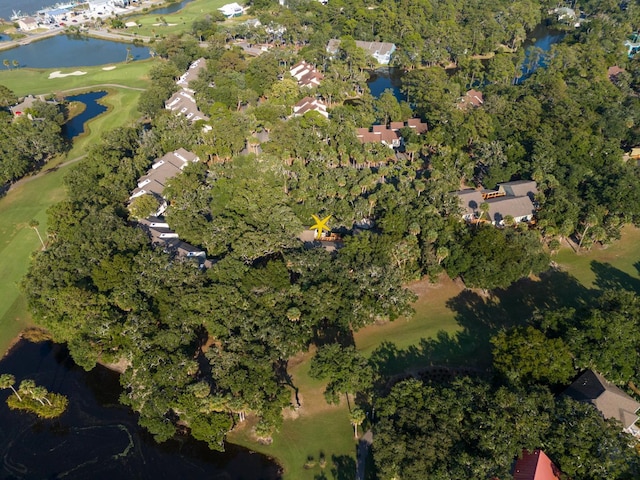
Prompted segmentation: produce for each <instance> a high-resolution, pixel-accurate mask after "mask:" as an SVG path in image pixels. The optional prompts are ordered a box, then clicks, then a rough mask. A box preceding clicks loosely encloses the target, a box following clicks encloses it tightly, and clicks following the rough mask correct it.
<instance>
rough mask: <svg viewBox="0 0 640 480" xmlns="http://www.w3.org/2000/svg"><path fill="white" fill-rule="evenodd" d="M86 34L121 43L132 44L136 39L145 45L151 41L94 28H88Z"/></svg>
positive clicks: (148, 38) (138, 36)
mask: <svg viewBox="0 0 640 480" xmlns="http://www.w3.org/2000/svg"><path fill="white" fill-rule="evenodd" d="M87 33H88V34H89V35H91V36H92V37H100V38H104V39H105V40H115V41H117V42H121V41H125V42H132V41H134V40H136V39H137V40H142V41H143V42H145V43H149V41H150V40H151V37H143V36H140V35H131V34H124V33H115V32H110V31H108V30H96V29H94V28H90V29H89V30H88V31H87Z"/></svg>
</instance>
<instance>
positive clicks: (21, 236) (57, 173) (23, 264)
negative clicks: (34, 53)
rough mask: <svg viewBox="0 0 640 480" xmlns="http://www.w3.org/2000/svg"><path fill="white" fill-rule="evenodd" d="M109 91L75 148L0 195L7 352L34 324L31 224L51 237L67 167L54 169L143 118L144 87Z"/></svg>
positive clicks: (0, 326)
mask: <svg viewBox="0 0 640 480" xmlns="http://www.w3.org/2000/svg"><path fill="white" fill-rule="evenodd" d="M144 72H146V70H144ZM76 78H77V77H76ZM107 90H108V92H109V94H108V95H107V96H106V97H104V98H103V99H102V101H103V102H104V104H105V105H107V106H108V107H109V110H108V111H107V112H105V113H103V114H102V115H100V116H99V117H97V118H95V119H93V120H91V121H90V122H89V123H88V124H87V125H86V126H85V128H86V129H87V130H88V131H87V132H85V133H84V134H82V135H81V136H80V137H77V138H76V139H75V141H74V144H73V148H72V150H71V151H70V152H69V153H68V154H67V155H66V156H60V157H59V158H56V159H54V160H52V161H51V162H50V163H49V164H48V165H47V167H45V168H46V169H49V170H48V171H47V173H46V174H44V175H42V176H40V177H38V178H33V179H28V181H27V182H26V183H23V184H21V185H19V186H18V187H16V188H14V189H13V190H11V191H10V192H8V194H7V195H6V196H5V197H3V198H0V292H2V295H1V297H0V353H4V352H6V349H7V347H8V346H9V345H10V343H11V342H12V341H13V339H14V338H15V337H16V336H17V335H18V333H19V332H20V330H22V329H23V328H24V327H25V326H26V325H28V324H29V322H30V317H29V315H28V312H27V308H26V301H25V299H24V296H23V295H22V294H21V292H20V289H19V283H20V281H21V279H22V277H23V276H24V274H25V273H26V272H27V269H28V267H29V260H30V257H31V254H32V253H33V252H34V251H37V249H38V248H39V247H40V241H39V240H38V237H37V234H36V232H35V231H34V230H33V229H32V228H30V227H29V222H30V221H31V220H33V219H35V220H37V221H38V222H39V223H40V226H39V230H40V233H41V234H42V236H43V237H46V226H47V215H46V211H47V209H48V208H49V206H51V205H52V204H54V203H57V202H59V201H61V200H62V199H63V198H64V196H65V193H64V188H63V186H62V179H63V176H64V173H65V171H66V169H65V168H61V169H59V170H56V169H55V168H54V167H55V166H56V165H58V164H59V163H61V162H63V161H65V160H67V159H73V158H76V157H78V156H80V155H83V154H85V153H86V152H87V149H88V148H89V147H90V146H91V145H92V144H93V143H95V142H97V139H98V138H99V136H100V135H101V132H104V131H108V130H111V129H113V128H115V127H118V126H121V125H126V124H128V123H130V122H132V121H133V120H134V119H136V118H137V117H138V113H137V111H136V105H137V103H138V97H139V95H140V93H141V92H140V91H137V90H127V89H124V88H113V87H111V88H108V89H107Z"/></svg>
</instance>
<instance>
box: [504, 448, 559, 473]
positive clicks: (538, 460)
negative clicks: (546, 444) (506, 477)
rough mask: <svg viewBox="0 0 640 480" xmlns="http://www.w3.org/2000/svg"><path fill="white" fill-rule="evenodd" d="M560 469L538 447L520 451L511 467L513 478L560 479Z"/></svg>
mask: <svg viewBox="0 0 640 480" xmlns="http://www.w3.org/2000/svg"><path fill="white" fill-rule="evenodd" d="M561 475H562V473H561V472H560V469H559V468H558V467H556V466H555V465H554V463H553V462H552V461H551V459H550V458H549V457H547V455H546V454H545V453H544V452H543V451H542V450H540V449H536V450H534V451H533V452H529V451H527V450H523V451H522V458H519V459H518V461H517V462H516V464H515V466H514V468H513V480H560V479H561V478H562V476H561Z"/></svg>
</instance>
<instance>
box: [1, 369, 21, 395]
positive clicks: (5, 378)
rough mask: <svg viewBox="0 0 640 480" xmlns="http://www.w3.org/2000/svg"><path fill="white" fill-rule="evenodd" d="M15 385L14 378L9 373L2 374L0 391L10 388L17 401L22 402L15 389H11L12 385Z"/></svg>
mask: <svg viewBox="0 0 640 480" xmlns="http://www.w3.org/2000/svg"><path fill="white" fill-rule="evenodd" d="M14 383H16V377H14V376H13V375H11V374H9V373H3V374H2V375H0V389H5V388H10V389H11V390H13V393H15V394H16V397H18V400H20V401H22V397H21V396H20V395H19V394H18V392H16V389H15V388H13V384H14Z"/></svg>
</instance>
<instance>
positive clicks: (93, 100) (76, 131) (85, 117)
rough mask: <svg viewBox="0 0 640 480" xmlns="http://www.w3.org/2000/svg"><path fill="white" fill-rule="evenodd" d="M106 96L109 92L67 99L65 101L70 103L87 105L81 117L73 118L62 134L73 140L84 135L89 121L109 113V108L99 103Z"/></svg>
mask: <svg viewBox="0 0 640 480" xmlns="http://www.w3.org/2000/svg"><path fill="white" fill-rule="evenodd" d="M106 94H107V92H104V91H102V92H90V93H82V94H80V95H73V96H71V97H65V100H67V101H68V102H81V103H84V104H85V109H84V111H83V112H82V113H81V114H80V115H77V116H75V117H73V118H72V119H71V120H69V121H68V122H67V123H65V124H64V125H63V126H62V134H63V135H64V137H65V138H67V139H68V140H71V139H73V138H74V137H77V136H78V135H80V134H81V133H84V126H85V124H86V123H87V122H88V121H89V120H91V119H92V118H95V117H97V116H98V115H100V114H101V113H104V112H106V111H107V107H105V106H104V105H101V104H100V103H98V100H100V99H101V98H102V97H104V96H105V95H106Z"/></svg>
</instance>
